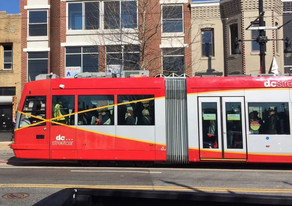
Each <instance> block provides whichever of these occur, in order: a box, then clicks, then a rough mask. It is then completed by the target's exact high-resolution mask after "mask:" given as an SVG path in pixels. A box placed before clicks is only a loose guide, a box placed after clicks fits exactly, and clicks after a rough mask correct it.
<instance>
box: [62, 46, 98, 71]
mask: <svg viewBox="0 0 292 206" xmlns="http://www.w3.org/2000/svg"><path fill="white" fill-rule="evenodd" d="M66 67H79V68H81V72H98V71H99V54H98V47H97V46H86V47H67V48H66Z"/></svg>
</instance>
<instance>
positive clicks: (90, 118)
mask: <svg viewBox="0 0 292 206" xmlns="http://www.w3.org/2000/svg"><path fill="white" fill-rule="evenodd" d="M113 104H114V96H113V95H82V96H78V125H113V124H114V107H113Z"/></svg>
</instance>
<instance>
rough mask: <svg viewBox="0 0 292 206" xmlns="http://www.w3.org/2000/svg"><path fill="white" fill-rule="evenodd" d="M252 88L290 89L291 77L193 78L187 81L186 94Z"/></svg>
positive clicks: (291, 84) (291, 85) (291, 86)
mask: <svg viewBox="0 0 292 206" xmlns="http://www.w3.org/2000/svg"><path fill="white" fill-rule="evenodd" d="M253 88H292V76H281V77H280V76H263V77H194V78H188V79H187V92H188V93H193V92H197V91H201V92H202V91H220V90H232V89H253Z"/></svg>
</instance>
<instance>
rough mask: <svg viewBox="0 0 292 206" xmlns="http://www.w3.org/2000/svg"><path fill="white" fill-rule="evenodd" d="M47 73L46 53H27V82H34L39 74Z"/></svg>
mask: <svg viewBox="0 0 292 206" xmlns="http://www.w3.org/2000/svg"><path fill="white" fill-rule="evenodd" d="M47 73H48V52H29V53H28V81H34V80H35V77H36V76H37V75H39V74H47Z"/></svg>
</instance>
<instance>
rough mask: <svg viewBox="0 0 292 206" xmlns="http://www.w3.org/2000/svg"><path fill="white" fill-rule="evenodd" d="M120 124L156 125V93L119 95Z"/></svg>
mask: <svg viewBox="0 0 292 206" xmlns="http://www.w3.org/2000/svg"><path fill="white" fill-rule="evenodd" d="M118 104H119V105H118V124H119V125H154V122H155V119H154V118H155V117H154V95H118Z"/></svg>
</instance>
